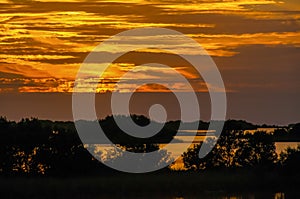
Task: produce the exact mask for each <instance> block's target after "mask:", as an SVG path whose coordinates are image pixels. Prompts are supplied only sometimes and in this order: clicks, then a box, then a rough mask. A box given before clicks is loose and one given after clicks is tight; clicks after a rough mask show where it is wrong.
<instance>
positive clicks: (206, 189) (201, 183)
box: [0, 172, 300, 199]
mask: <svg viewBox="0 0 300 199" xmlns="http://www.w3.org/2000/svg"><path fill="white" fill-rule="evenodd" d="M299 185H300V175H299V173H296V174H294V175H289V176H284V177H283V176H280V177H279V175H277V174H276V173H268V174H266V173H248V172H238V173H237V172H206V173H194V172H171V173H152V174H114V175H102V176H93V177H92V176H90V177H56V178H50V177H45V178H43V177H39V178H26V177H22V178H12V177H9V178H3V177H2V178H1V179H0V187H1V189H0V194H1V198H22V199H27V198H30V199H35V198H51V199H53V198H54V199H56V198H64V199H68V198H72V199H79V198H85V199H96V198H97V199H100V198H204V199H208V198H216V199H219V198H220V199H221V198H251V199H257V198H264V199H269V198H270V199H271V198H272V199H283V198H284V199H286V198H288V199H289V198H297V199H298V198H299V196H300V189H299Z"/></svg>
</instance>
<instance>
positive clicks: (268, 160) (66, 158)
mask: <svg viewBox="0 0 300 199" xmlns="http://www.w3.org/2000/svg"><path fill="white" fill-rule="evenodd" d="M119 117H121V119H124V120H127V119H128V117H125V116H119ZM131 117H132V119H133V120H134V121H135V123H137V124H138V125H141V126H145V125H147V124H149V122H150V121H149V119H148V118H146V117H144V116H138V115H132V116H131ZM99 123H100V125H101V127H102V128H103V130H104V132H105V133H106V135H107V136H108V137H109V138H110V139H111V140H112V141H113V142H114V143H116V144H118V145H119V146H121V147H123V148H125V149H127V150H129V151H136V152H149V151H153V150H156V149H158V144H159V143H168V142H169V141H170V140H171V139H173V136H174V135H175V134H176V132H177V129H178V127H179V125H180V123H181V122H180V121H170V122H167V123H166V124H165V126H164V127H163V129H162V130H161V131H160V132H159V133H158V134H157V135H155V136H154V137H152V138H149V139H141V138H140V139H137V138H134V137H131V136H129V135H128V134H126V133H124V132H122V131H121V130H120V129H119V128H118V126H117V125H116V123H115V121H114V119H113V117H112V116H109V117H107V118H105V119H103V120H100V121H99ZM185 125H186V127H188V126H189V124H188V123H186V124H185ZM208 126H209V123H207V122H203V121H200V122H199V129H200V130H206V129H208ZM259 127H266V126H258V125H253V124H251V123H248V122H246V121H241V120H240V121H237V120H228V121H226V122H225V126H224V130H223V132H222V135H221V138H220V139H219V140H218V142H217V144H216V146H215V147H214V149H213V151H212V152H211V153H210V154H209V155H208V156H206V157H205V158H204V159H201V160H200V159H199V158H198V151H199V147H200V146H201V144H202V143H200V144H199V145H195V147H194V148H191V149H189V150H188V151H187V152H186V153H185V154H184V155H183V160H184V164H185V166H186V168H187V169H188V170H195V171H204V170H208V169H259V170H264V169H277V170H280V171H282V172H285V171H286V172H292V171H293V169H296V168H297V167H299V162H300V158H299V154H300V148H298V149H289V150H288V151H286V152H285V153H283V154H281V155H280V156H279V157H278V156H277V154H276V153H275V145H274V141H276V140H277V139H278V140H279V139H283V138H286V139H287V138H293V139H299V135H298V134H299V127H300V124H294V125H289V126H286V127H280V128H279V129H278V130H276V131H275V132H274V135H268V134H266V133H264V132H260V133H256V134H254V135H251V134H244V130H251V129H252V130H253V129H257V128H259ZM272 127H273V126H272ZM0 135H1V139H0V175H7V176H22V175H25V176H35V175H48V176H63V175H74V174H76V175H85V174H95V173H108V172H113V171H112V170H111V169H109V168H107V167H106V166H104V165H103V164H102V163H100V162H99V161H97V160H95V159H94V158H93V157H92V156H91V155H90V154H89V152H88V151H87V150H86V149H85V148H84V145H83V144H82V142H81V140H80V138H79V136H78V134H77V132H76V128H75V125H74V123H73V122H57V121H49V120H38V119H36V118H31V119H22V120H21V121H19V122H14V121H8V120H7V119H6V118H4V117H1V118H0ZM210 141H212V140H208V144H209V142H210ZM99 155H101V154H99ZM118 155H122V154H118ZM165 155H167V154H165ZM111 157H112V156H111ZM114 158H118V157H114ZM107 161H110V160H109V159H108V160H107ZM286 168H289V169H286Z"/></svg>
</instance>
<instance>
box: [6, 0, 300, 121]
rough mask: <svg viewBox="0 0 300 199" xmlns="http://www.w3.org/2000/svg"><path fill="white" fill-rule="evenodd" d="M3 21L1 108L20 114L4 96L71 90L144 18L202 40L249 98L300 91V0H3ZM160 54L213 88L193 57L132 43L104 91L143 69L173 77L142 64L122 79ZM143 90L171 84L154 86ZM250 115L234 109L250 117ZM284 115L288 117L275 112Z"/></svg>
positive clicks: (144, 73)
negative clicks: (91, 59)
mask: <svg viewBox="0 0 300 199" xmlns="http://www.w3.org/2000/svg"><path fill="white" fill-rule="evenodd" d="M0 22H1V23H0V49H1V51H0V102H1V99H2V102H3V103H2V107H0V110H1V108H2V111H0V115H13V113H9V110H8V109H6V107H4V105H3V104H5V103H7V102H6V101H5V100H8V99H9V97H7V96H18V94H21V93H56V94H57V93H71V92H72V88H73V86H74V80H75V77H76V74H77V71H78V69H79V67H80V65H81V63H82V62H83V61H84V59H85V57H86V56H87V55H88V53H89V52H90V51H91V50H92V49H93V48H94V47H95V46H97V45H98V44H99V43H101V41H103V40H105V39H107V38H109V37H110V36H112V35H115V34H117V33H120V32H122V31H125V30H129V29H132V28H138V27H163V28H170V29H173V30H177V31H180V32H182V33H184V34H186V35H188V36H190V37H191V38H193V39H195V40H196V41H197V42H199V43H200V44H201V45H202V46H203V47H204V49H205V50H206V51H207V52H208V53H209V55H211V56H212V58H213V59H214V61H215V63H216V64H217V66H218V67H219V70H220V72H221V74H222V76H223V79H224V83H225V87H226V91H227V92H228V93H234V94H235V95H239V94H240V96H243V97H244V98H247V97H245V95H246V94H247V95H249V96H251V97H254V98H261V96H262V95H266V94H269V96H273V97H274V98H276V96H279V95H284V96H287V97H286V98H284V99H280V100H279V99H278V100H279V101H278V103H277V102H276V106H277V107H278V106H280V107H281V106H287V107H286V108H287V109H288V110H289V113H290V112H291V111H292V110H295V107H294V105H295V104H297V103H296V100H297V99H298V98H300V94H299V91H300V90H299V89H300V78H299V75H300V71H299V66H300V65H299V63H300V62H299V61H300V1H298V0H213V1H211V0H196V1H194V0H193V1H191V0H187V1H182V0H163V1H159V0H129V1H118V0H107V1H106V0H97V1H84V0H67V1H62V0H61V1H60V0H51V1H47V0H39V1H34V0H33V1H31V0H11V1H9V0H0ZM181 45H182V46H181V47H182V53H184V54H187V55H189V54H193V53H196V52H191V51H189V50H188V47H187V44H184V43H182V44H181ZM101 55H102V56H103V54H101V53H99V56H101ZM154 61H155V62H157V63H160V62H163V64H166V65H169V66H172V67H173V68H175V69H176V70H177V71H179V72H180V73H181V74H182V75H184V76H185V77H186V78H187V79H189V81H190V82H191V83H192V85H193V88H194V89H195V90H196V91H197V92H207V85H206V84H205V83H204V82H203V80H202V79H201V77H200V76H199V74H197V73H195V71H194V70H193V69H192V67H191V66H190V65H189V63H187V62H186V61H184V60H182V59H180V58H179V57H178V56H176V55H173V54H168V53H167V52H160V51H156V50H153V49H144V50H141V51H137V52H130V53H128V54H126V56H122V57H120V58H119V59H117V60H116V61H115V62H114V63H113V64H112V65H111V67H110V68H109V70H108V71H107V72H106V73H105V76H104V78H103V79H101V80H99V82H100V84H99V88H98V89H97V92H99V93H103V92H107V91H120V92H126V88H129V87H130V86H134V80H135V79H136V78H138V79H139V80H141V79H153V80H155V79H157V78H162V77H163V78H166V79H170V81H172V78H173V74H172V71H169V70H168V69H164V68H160V67H158V68H155V67H144V68H139V70H137V71H135V72H136V73H135V74H136V77H132V78H131V79H127V80H126V81H123V82H121V83H120V85H121V86H119V87H115V83H116V82H118V81H119V77H120V75H121V74H123V73H125V72H126V71H128V70H130V69H134V68H135V67H136V66H139V65H141V64H147V63H150V62H151V63H153V62H154ZM100 64H101V63H100ZM97 81H98V80H90V82H92V83H95V82H97ZM97 83H98V82H97ZM173 87H174V89H175V90H176V91H178V92H186V91H188V90H186V89H185V87H184V86H182V85H181V84H180V82H175V83H174V84H173ZM88 91H89V90H88V89H87V92H88ZM139 91H140V92H165V91H166V90H164V88H162V87H157V86H149V85H148V86H144V87H143V88H140V89H139ZM288 96H293V97H288ZM244 98H243V99H244ZM248 98H249V97H248ZM4 99H5V100H4ZM20 99H21V98H20ZM229 100H230V99H229ZM235 100H236V101H233V102H232V103H233V104H238V103H239V102H241V101H242V98H239V97H237V98H236V99H235ZM247 100H249V99H247ZM255 100H257V99H255ZM8 101H9V100H8ZM275 101H276V100H275ZM4 102H5V103H4ZM279 102H281V103H282V104H280V103H279ZM264 103H265V104H266V103H267V101H266V99H262V98H261V101H257V102H255V104H256V105H253V106H254V107H256V106H257V104H260V105H261V106H262V107H263V104H264ZM274 103H275V102H274ZM278 104H279V105H278ZM6 105H7V104H6ZM0 106H1V105H0ZM10 106H14V105H13V104H10ZM274 106H275V105H274ZM292 106H293V107H292ZM298 108H299V106H298ZM236 109H238V108H237V107H236ZM296 109H297V107H296ZM234 110H235V109H234ZM242 112H249V110H243V111H242ZM268 114H269V115H272V114H273V113H268ZM278 114H280V113H278ZM284 114H287V113H284ZM32 115H34V116H35V115H36V114H34V113H33V114H32ZM243 115H244V113H243V114H242V113H241V114H233V115H232V117H242V119H243V118H245V116H243ZM26 116H27V115H26ZM37 116H39V115H38V114H37ZM45 117H46V116H45ZM284 117H286V116H284ZM12 118H14V117H12ZM17 118H19V117H17ZM252 118H254V116H253V117H252ZM291 118H294V119H287V121H284V122H288V121H294V120H297V119H299V120H300V115H297V114H294V113H293V114H292V116H291ZM58 119H68V117H65V118H58ZM252 120H255V119H252ZM276 121H277V123H284V122H283V120H280V119H276V120H275V119H274V120H270V122H276Z"/></svg>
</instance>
